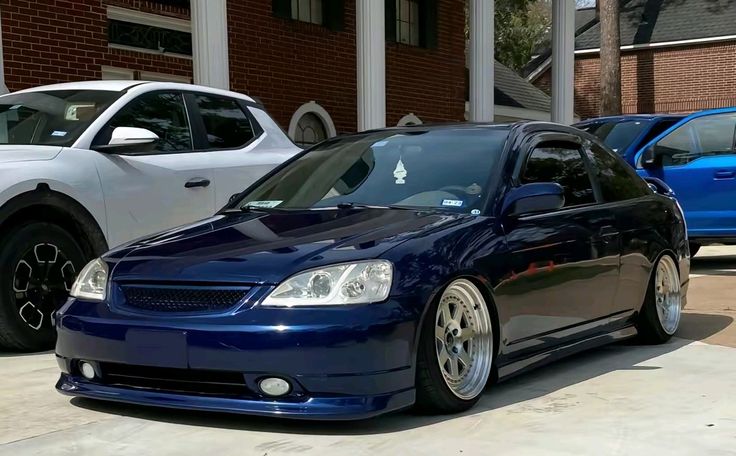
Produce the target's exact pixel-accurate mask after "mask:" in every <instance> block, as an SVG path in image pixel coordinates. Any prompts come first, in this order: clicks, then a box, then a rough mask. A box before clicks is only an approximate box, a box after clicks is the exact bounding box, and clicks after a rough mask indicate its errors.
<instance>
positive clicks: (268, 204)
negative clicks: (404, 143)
mask: <svg viewBox="0 0 736 456" xmlns="http://www.w3.org/2000/svg"><path fill="white" fill-rule="evenodd" d="M283 202H284V200H271V201H251V202H249V203H247V204H246V206H250V207H263V208H266V209H269V208H272V207H276V206H278V205H279V204H281V203H283Z"/></svg>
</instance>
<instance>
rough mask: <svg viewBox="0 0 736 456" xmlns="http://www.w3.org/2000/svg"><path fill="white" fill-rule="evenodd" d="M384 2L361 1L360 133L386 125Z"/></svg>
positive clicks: (358, 33) (358, 16)
mask: <svg viewBox="0 0 736 456" xmlns="http://www.w3.org/2000/svg"><path fill="white" fill-rule="evenodd" d="M385 3H386V2H384V1H383V0H380V1H379V0H357V2H356V24H355V27H356V37H355V40H356V47H357V54H358V57H357V58H358V131H363V130H370V129H373V128H383V127H385V126H386V23H385V16H384V15H385Z"/></svg>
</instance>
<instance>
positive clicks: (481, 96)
mask: <svg viewBox="0 0 736 456" xmlns="http://www.w3.org/2000/svg"><path fill="white" fill-rule="evenodd" d="M494 3H495V1H494V0H470V24H469V25H470V52H469V57H470V59H469V60H470V61H469V62H468V67H469V71H470V100H468V101H469V102H470V119H469V120H470V121H472V122H492V121H493V103H494V101H493V64H494V62H495V60H494V59H493V55H494V34H493V16H494Z"/></svg>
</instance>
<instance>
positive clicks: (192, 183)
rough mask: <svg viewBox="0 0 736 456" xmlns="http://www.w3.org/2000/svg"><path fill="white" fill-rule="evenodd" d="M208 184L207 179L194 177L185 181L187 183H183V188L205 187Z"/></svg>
mask: <svg viewBox="0 0 736 456" xmlns="http://www.w3.org/2000/svg"><path fill="white" fill-rule="evenodd" d="M209 185H210V180H209V179H200V178H195V179H192V180H189V181H187V183H186V184H184V188H195V187H207V186H209Z"/></svg>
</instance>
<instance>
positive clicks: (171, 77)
mask: <svg viewBox="0 0 736 456" xmlns="http://www.w3.org/2000/svg"><path fill="white" fill-rule="evenodd" d="M139 79H140V80H141V81H153V82H181V83H182V84H191V83H192V80H191V78H189V77H187V76H180V75H176V74H167V73H154V72H153V71H141V72H140V75H139Z"/></svg>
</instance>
